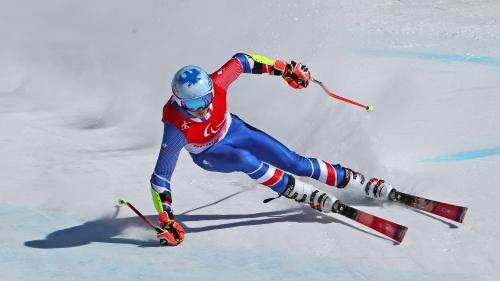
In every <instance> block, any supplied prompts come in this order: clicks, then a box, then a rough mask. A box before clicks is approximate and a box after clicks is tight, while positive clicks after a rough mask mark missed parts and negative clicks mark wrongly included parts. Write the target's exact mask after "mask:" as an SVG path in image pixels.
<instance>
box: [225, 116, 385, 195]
mask: <svg viewBox="0 0 500 281" xmlns="http://www.w3.org/2000/svg"><path fill="white" fill-rule="evenodd" d="M234 117H235V118H233V123H235V124H234V125H236V126H237V130H238V131H239V132H238V133H237V134H232V135H231V137H230V139H229V140H227V141H228V143H229V144H230V145H232V146H234V147H238V148H242V149H245V150H248V151H249V152H251V153H252V154H254V155H255V156H257V157H258V158H259V159H261V160H262V161H264V162H266V163H269V164H271V165H273V166H276V167H278V168H280V169H283V170H285V171H287V172H290V173H292V174H295V175H298V176H306V177H311V178H313V179H316V180H318V181H320V182H322V183H325V184H327V185H330V186H336V187H338V188H345V189H346V190H348V191H350V192H353V193H357V194H360V195H361V194H362V195H364V196H368V197H372V198H387V196H388V195H389V193H390V191H391V189H392V187H391V186H390V185H389V184H387V183H385V181H383V180H379V179H376V178H372V179H370V180H369V181H365V177H364V176H363V175H362V174H360V173H357V172H354V171H353V170H351V169H349V168H346V167H342V166H341V165H340V164H330V163H328V162H326V161H323V160H321V159H318V158H306V157H304V156H301V155H299V154H297V153H295V152H294V151H292V150H290V149H289V148H287V147H286V146H285V145H283V144H282V143H280V142H279V141H277V140H276V139H274V138H273V137H271V136H270V135H268V134H266V133H264V132H262V131H260V130H258V129H256V128H254V127H252V126H251V125H248V124H247V123H245V122H244V121H242V120H241V119H239V118H238V117H237V116H234Z"/></svg>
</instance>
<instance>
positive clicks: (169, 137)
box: [151, 123, 187, 219]
mask: <svg viewBox="0 0 500 281" xmlns="http://www.w3.org/2000/svg"><path fill="white" fill-rule="evenodd" d="M186 143H187V141H186V138H185V137H184V136H183V135H182V133H181V132H179V130H178V129H177V128H175V127H174V126H172V125H171V124H169V123H164V129H163V140H162V144H161V149H160V154H159V155H158V160H157V161H156V166H155V170H154V172H153V175H152V176H151V195H152V196H153V203H154V205H155V208H156V210H157V211H158V214H162V213H163V212H167V213H169V215H170V216H172V207H171V205H172V193H171V188H170V178H171V176H172V173H173V171H174V169H175V165H176V163H177V158H178V157H179V152H180V150H181V149H182V147H184V145H186ZM170 219H173V216H172V217H170Z"/></svg>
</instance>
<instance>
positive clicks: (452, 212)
mask: <svg viewBox="0 0 500 281" xmlns="http://www.w3.org/2000/svg"><path fill="white" fill-rule="evenodd" d="M389 200H391V201H395V202H398V203H401V204H404V205H406V206H409V207H412V208H415V209H419V210H422V211H425V212H428V213H431V214H434V215H437V216H440V217H443V218H447V219H449V220H453V221H456V222H459V223H462V222H463V221H464V217H465V214H466V213H467V207H462V206H457V205H452V204H448V203H443V202H439V201H435V200H430V199H426V198H423V197H419V196H415V195H411V194H406V193H403V192H400V191H397V190H396V189H393V190H392V191H391V193H389Z"/></svg>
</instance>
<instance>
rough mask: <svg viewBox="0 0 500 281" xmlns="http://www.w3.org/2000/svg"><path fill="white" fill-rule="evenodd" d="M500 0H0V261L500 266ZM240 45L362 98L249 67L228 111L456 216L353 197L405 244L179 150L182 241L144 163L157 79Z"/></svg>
mask: <svg viewBox="0 0 500 281" xmlns="http://www.w3.org/2000/svg"><path fill="white" fill-rule="evenodd" d="M499 10H500V3H499V2H498V1H486V0H483V1H465V0H463V1H450V0H441V1H430V0H426V1H417V2H415V1H389V0H375V1H373V0H372V1H360V0H358V1H328V2H327V1H306V2H304V1H286V2H275V1H253V2H251V3H250V2H248V3H247V2H243V1H241V2H237V1H229V0H225V1H217V2H216V3H212V2H209V1H177V2H173V1H172V2H170V1H160V0H156V1H148V2H138V1H118V0H111V1H104V2H103V1H101V2H98V1H74V0H73V1H61V0H50V1H43V2H40V1H33V0H16V1H13V0H3V1H2V2H1V3H0V23H1V24H0V36H1V38H2V44H0V128H1V131H2V133H1V134H0V159H1V160H0V179H1V185H0V190H1V196H0V225H2V231H0V241H1V242H0V243H1V244H0V245H1V250H0V276H1V277H0V279H1V280H6V281H16V280H91V279H94V280H152V279H158V278H162V279H165V278H167V279H171V280H200V279H206V280H235V279H238V280H240V281H244V280H255V279H262V280H282V279H286V280H327V279H328V280H332V279H339V280H498V279H500V271H499V269H498V268H500V262H499V261H498V259H497V253H498V252H499V251H500V243H499V242H498V241H499V239H498V238H500V237H499V235H498V232H497V230H498V229H499V227H500V223H499V221H497V219H498V217H499V216H500V212H499V211H497V204H496V203H495V202H497V201H498V200H499V199H500V191H499V189H498V185H497V184H495V183H496V182H499V180H500V174H498V170H499V168H500V161H499V160H500V158H499V154H500V153H499V147H500V123H499V122H498V120H499V113H498V109H497V107H498V104H499V102H500V98H499V97H498V92H499V90H500V80H499V77H500V76H499V74H500V68H499V67H500V63H499V61H500V49H498V48H497V46H499V43H500V20H499V18H498V11H499ZM240 51H245V52H252V53H257V54H262V55H265V56H268V57H271V58H279V59H284V60H292V59H293V60H298V61H301V62H304V63H306V64H307V65H308V66H309V68H310V70H311V71H312V74H313V75H314V76H315V77H316V78H317V79H319V80H321V81H323V82H324V83H325V85H327V87H329V88H330V89H332V90H334V91H336V92H337V93H339V94H341V95H344V96H346V97H348V98H351V99H354V100H359V101H360V102H363V103H367V104H372V105H373V106H374V108H375V111H374V112H372V113H366V112H365V111H363V110H362V109H359V108H357V107H354V106H352V105H348V104H346V103H342V102H340V101H337V100H333V99H331V98H330V97H328V96H327V95H325V94H324V93H323V92H322V91H321V89H320V88H319V87H317V86H316V85H311V86H310V87H308V88H307V89H305V90H302V91H300V92H298V91H296V90H293V89H291V88H289V87H287V86H286V84H285V83H284V82H283V81H281V80H280V79H278V78H276V77H268V76H258V75H243V76H242V77H240V79H239V80H238V81H237V82H236V83H235V84H234V85H232V86H231V89H230V98H229V101H228V102H229V106H230V110H231V112H233V113H235V114H237V115H239V116H240V117H242V118H243V119H244V120H246V121H247V122H248V123H250V124H252V125H254V126H256V127H258V128H260V129H262V130H264V131H266V132H268V133H270V134H271V135H273V136H274V137H276V138H277V139H279V140H280V141H282V142H283V143H285V144H286V145H287V146H289V147H290V148H292V149H293V150H295V151H297V152H299V153H301V154H303V155H307V156H310V157H320V158H322V159H324V160H327V161H331V162H333V163H341V164H343V165H345V166H348V167H352V168H353V169H356V170H359V171H363V172H364V173H365V174H366V175H367V176H377V177H381V178H384V179H386V180H387V181H389V182H391V183H392V184H393V185H394V186H395V187H396V188H398V189H400V190H402V191H406V192H409V193H414V194H418V195H421V196H424V197H428V198H433V199H436V200H442V201H446V202H449V203H454V204H458V205H463V206H467V207H469V211H468V213H467V216H466V217H465V221H464V223H463V224H457V223H452V222H449V221H446V220H444V219H439V218H436V217H432V216H430V215H425V214H423V213H420V212H416V211H413V210H410V209H407V208H404V207H401V206H397V205H394V204H389V203H384V204H380V203H377V202H374V201H371V200H369V199H357V198H354V197H353V196H350V195H349V194H345V193H342V192H341V191H338V190H335V189H331V188H329V187H327V186H326V185H323V184H320V183H317V182H314V181H311V180H308V182H311V183H314V184H315V186H316V187H318V188H320V189H323V190H327V191H328V192H330V193H331V194H333V195H335V196H337V197H338V198H340V199H342V200H343V201H345V202H346V203H348V204H351V205H353V206H355V207H356V208H359V209H361V210H364V211H367V212H371V213H373V214H376V215H378V216H381V217H383V218H386V219H390V220H392V221H395V222H398V223H401V224H404V225H406V226H408V227H409V231H408V233H407V235H406V238H405V240H404V241H403V243H402V244H399V245H397V244H395V243H393V242H392V241H390V240H388V239H385V238H384V237H382V236H380V235H378V234H377V233H375V232H373V231H371V230H369V229H367V228H365V227H363V226H361V225H359V224H356V223H355V222H352V221H349V220H347V219H344V218H342V217H340V216H338V215H331V214H330V215H324V214H320V213H317V212H315V211H313V210H310V209H309V208H308V207H307V206H299V205H298V204H296V203H295V202H293V201H290V200H285V199H279V200H274V201H272V203H268V204H262V203H261V202H262V200H263V199H265V198H268V197H272V196H274V193H273V192H271V191H269V190H266V189H265V188H263V187H261V186H258V185H256V184H254V183H253V181H251V180H250V179H248V177H247V176H246V175H242V174H216V173H209V172H206V171H203V170H201V169H200V168H198V167H197V166H196V165H194V164H193V163H192V161H191V159H190V157H189V155H188V154H187V153H186V152H182V153H181V156H180V159H179V162H178V165H177V169H176V171H175V173H174V176H173V179H172V184H173V197H174V208H175V211H176V215H177V218H178V219H179V221H181V222H182V223H183V224H184V226H185V227H186V230H187V232H188V233H187V237H186V241H185V242H184V243H183V244H182V245H180V246H179V247H175V248H165V247H158V245H157V243H156V241H155V236H154V233H152V232H151V231H150V230H149V229H148V228H147V227H146V226H145V225H144V224H143V222H142V221H140V220H139V219H138V218H137V217H135V216H134V214H133V213H132V212H131V211H130V210H128V209H126V208H121V209H120V208H118V207H117V206H116V200H117V198H118V197H121V196H124V197H126V198H127V199H128V200H129V201H130V202H132V203H133V204H134V205H136V207H137V208H139V209H140V210H142V211H143V212H144V213H146V214H148V215H149V216H150V217H151V218H152V219H154V214H155V210H154V207H153V204H152V202H151V198H150V193H149V177H150V175H151V172H152V169H153V167H154V164H155V161H156V157H157V154H158V151H159V146H160V141H161V134H162V124H161V121H160V116H161V109H162V107H163V104H164V102H165V101H166V99H167V98H168V97H169V95H170V85H169V84H170V79H171V77H172V75H173V74H174V73H175V71H176V70H177V69H178V68H179V67H181V66H183V65H187V64H196V65H199V66H201V67H203V68H205V69H207V70H214V69H216V68H217V67H218V66H220V65H221V64H223V63H224V62H225V61H226V60H227V59H228V58H230V57H231V56H232V55H233V54H234V53H236V52H240Z"/></svg>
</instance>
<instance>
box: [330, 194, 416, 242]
mask: <svg viewBox="0 0 500 281" xmlns="http://www.w3.org/2000/svg"><path fill="white" fill-rule="evenodd" d="M332 212H334V213H337V214H340V215H342V216H344V217H347V218H350V219H352V220H354V221H356V222H358V223H360V224H362V225H364V226H367V227H369V228H371V229H373V230H375V231H377V232H379V233H381V234H383V235H385V236H387V237H389V238H391V239H393V240H395V241H397V242H399V243H401V242H402V241H403V238H404V237H405V234H406V231H407V230H408V227H406V226H403V225H400V224H397V223H394V222H391V221H388V220H386V219H383V218H380V217H377V216H374V215H372V214H369V213H366V212H363V211H361V210H358V209H356V208H353V207H351V206H348V205H345V204H344V203H342V202H340V201H339V200H337V201H335V203H333V207H332Z"/></svg>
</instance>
